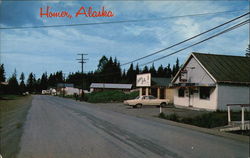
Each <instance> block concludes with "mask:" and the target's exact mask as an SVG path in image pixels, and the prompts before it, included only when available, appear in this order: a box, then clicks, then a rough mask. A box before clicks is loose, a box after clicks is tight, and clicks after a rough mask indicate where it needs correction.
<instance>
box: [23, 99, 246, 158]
mask: <svg viewBox="0 0 250 158" xmlns="http://www.w3.org/2000/svg"><path fill="white" fill-rule="evenodd" d="M248 150H249V149H248V144H247V143H242V142H238V141H234V140H229V139H226V138H222V137H217V136H213V135H208V134H204V133H200V132H196V131H192V130H189V129H185V128H180V127H176V126H171V125H167V124H163V123H160V122H155V121H150V120H146V119H143V118H137V117H134V116H129V115H124V114H121V113H117V112H114V111H110V110H105V109H100V108H97V107H91V104H88V103H79V102H75V101H73V100H69V99H62V98H59V97H53V96H34V99H33V101H32V107H31V109H30V111H29V114H28V118H27V122H26V125H25V130H24V134H23V136H22V139H21V150H20V153H19V155H18V158H158V157H176V158H189V157H197V158H200V157H202V158H206V157H211V158H216V157H218V158H223V157H225V158H247V157H248V153H249V151H248Z"/></svg>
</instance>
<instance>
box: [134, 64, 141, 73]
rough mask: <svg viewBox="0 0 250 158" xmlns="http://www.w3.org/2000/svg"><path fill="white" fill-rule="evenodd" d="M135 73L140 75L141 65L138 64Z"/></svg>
mask: <svg viewBox="0 0 250 158" xmlns="http://www.w3.org/2000/svg"><path fill="white" fill-rule="evenodd" d="M135 73H136V74H139V73H140V68H139V65H138V64H136V68H135Z"/></svg>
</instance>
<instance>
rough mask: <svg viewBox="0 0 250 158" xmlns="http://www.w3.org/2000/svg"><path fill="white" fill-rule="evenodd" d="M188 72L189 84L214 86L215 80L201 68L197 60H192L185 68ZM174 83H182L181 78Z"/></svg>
mask: <svg viewBox="0 0 250 158" xmlns="http://www.w3.org/2000/svg"><path fill="white" fill-rule="evenodd" d="M185 69H186V70H187V83H201V84H214V83H215V82H214V81H213V79H212V78H211V77H210V76H209V75H208V73H207V72H206V71H205V70H204V69H203V68H202V67H201V65H200V64H199V63H198V62H197V61H196V59H195V58H191V59H190V61H189V62H188V64H187V65H186V66H185ZM174 83H180V81H179V77H178V78H177V80H176V81H175V82H174Z"/></svg>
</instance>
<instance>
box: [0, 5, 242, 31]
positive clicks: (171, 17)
mask: <svg viewBox="0 0 250 158" xmlns="http://www.w3.org/2000/svg"><path fill="white" fill-rule="evenodd" d="M241 11H246V10H230V11H221V12H211V13H200V14H189V15H179V16H170V17H162V18H154V19H140V20H139V19H137V20H121V21H105V22H96V23H84V24H65V25H44V26H20V27H1V28H0V29H2V30H11V29H33V28H52V27H67V26H84V25H104V24H117V23H128V22H143V21H144V22H146V21H158V20H166V19H173V18H182V17H193V16H203V15H209V14H222V13H233V12H241Z"/></svg>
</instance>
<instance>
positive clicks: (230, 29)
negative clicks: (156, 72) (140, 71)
mask: <svg viewBox="0 0 250 158" xmlns="http://www.w3.org/2000/svg"><path fill="white" fill-rule="evenodd" d="M249 22H250V20H249V19H248V20H245V21H243V22H241V23H239V24H237V25H234V26H232V27H230V28H228V29H226V30H224V31H222V32H219V33H217V34H215V35H213V36H210V37H208V38H206V39H204V40H202V41H199V42H197V43H194V44H192V45H190V46H187V47H184V48H182V49H179V50H177V51H175V52H173V53H170V54H168V55H165V56H162V57H159V58H156V59H154V60H151V61H149V62H147V63H144V64H141V65H139V66H144V65H148V64H150V63H154V62H155V61H158V60H161V59H164V58H166V57H168V56H171V55H174V54H176V53H178V52H181V51H183V50H185V49H188V48H190V47H193V46H195V45H198V44H200V43H203V42H205V41H207V40H210V39H212V38H214V37H217V36H219V35H221V34H224V33H226V32H229V31H232V30H234V29H236V28H238V27H241V26H243V25H245V24H247V23H249Z"/></svg>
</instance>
